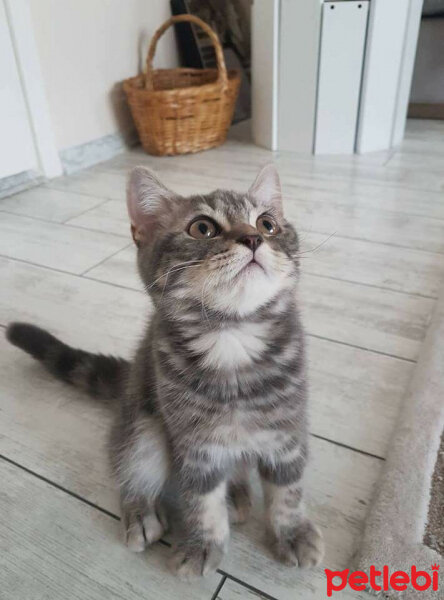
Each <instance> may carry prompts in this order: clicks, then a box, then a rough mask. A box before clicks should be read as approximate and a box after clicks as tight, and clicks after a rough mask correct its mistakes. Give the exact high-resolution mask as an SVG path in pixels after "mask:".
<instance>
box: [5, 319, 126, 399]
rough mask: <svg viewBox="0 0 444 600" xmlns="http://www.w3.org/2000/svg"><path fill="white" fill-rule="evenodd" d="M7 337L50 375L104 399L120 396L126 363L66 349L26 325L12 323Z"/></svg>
mask: <svg viewBox="0 0 444 600" xmlns="http://www.w3.org/2000/svg"><path fill="white" fill-rule="evenodd" d="M6 337H7V338H8V340H9V341H10V342H11V344H14V346H18V347H19V348H21V349H22V350H24V351H25V352H27V353H28V354H30V355H31V356H33V357H34V358H35V359H37V360H39V361H40V362H41V363H42V364H43V365H44V366H45V367H46V368H47V369H48V371H49V372H50V373H52V375H54V376H55V377H57V379H61V380H62V381H65V382H66V383H70V384H72V385H74V386H76V387H79V388H81V389H83V390H84V391H86V392H88V394H90V395H91V396H94V397H96V398H102V399H105V400H113V399H117V398H119V397H120V396H121V394H122V392H123V390H124V385H125V381H126V377H127V374H128V362H127V361H125V360H123V359H121V358H114V357H113V356H103V355H102V354H91V353H90V352H85V351H84V350H77V349H76V348H71V346H67V345H66V344H64V343H63V342H61V341H60V340H58V339H57V338H56V337H54V336H53V335H51V334H50V333H48V332H47V331H44V330H43V329H40V327H36V326H35V325H29V324H28V323H11V324H10V325H8V328H7V329H6Z"/></svg>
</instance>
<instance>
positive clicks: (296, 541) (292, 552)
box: [273, 519, 324, 568]
mask: <svg viewBox="0 0 444 600" xmlns="http://www.w3.org/2000/svg"><path fill="white" fill-rule="evenodd" d="M273 551H274V554H275V556H276V558H277V559H278V560H280V561H281V562H283V563H284V564H286V565H289V566H297V567H301V568H306V567H316V566H317V565H319V564H320V562H321V561H322V558H323V556H324V541H323V539H322V534H321V532H320V530H319V529H318V527H316V525H314V523H312V522H311V521H310V520H309V519H304V520H303V521H301V522H300V523H298V525H295V526H293V527H285V528H282V530H281V532H280V534H279V536H275V538H274V543H273Z"/></svg>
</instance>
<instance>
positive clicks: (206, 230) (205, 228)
mask: <svg viewBox="0 0 444 600" xmlns="http://www.w3.org/2000/svg"><path fill="white" fill-rule="evenodd" d="M219 231H220V229H219V227H218V225H217V224H216V223H215V222H214V221H212V220H211V219H207V218H206V217H198V218H197V219H195V220H194V221H192V222H191V224H190V225H189V227H188V233H189V234H190V235H191V237H193V238H195V239H196V240H205V239H210V238H214V237H216V236H217V235H218V234H219Z"/></svg>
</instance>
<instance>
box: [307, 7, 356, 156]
mask: <svg viewBox="0 0 444 600" xmlns="http://www.w3.org/2000/svg"><path fill="white" fill-rule="evenodd" d="M367 16H368V2H366V1H365V2H364V1H360V2H358V1H356V2H328V3H325V4H324V5H323V10H322V31H321V54H320V63H319V81H318V102H317V111H316V133H315V154H320V153H325V154H334V153H336V154H353V152H354V148H355V139H356V125H357V119H358V107H359V94H360V87H361V77H362V66H363V59H364V46H365V34H366V28H367Z"/></svg>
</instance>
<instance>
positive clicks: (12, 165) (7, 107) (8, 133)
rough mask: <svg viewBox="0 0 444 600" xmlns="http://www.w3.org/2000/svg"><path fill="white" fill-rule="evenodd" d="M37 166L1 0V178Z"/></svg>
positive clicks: (3, 5)
mask: <svg viewBox="0 0 444 600" xmlns="http://www.w3.org/2000/svg"><path fill="white" fill-rule="evenodd" d="M37 167H38V160H37V154H36V150H35V145H34V139H33V135H32V131H31V125H30V121H29V116H28V111H27V108H26V101H25V96H24V94H23V89H22V84H21V80H20V73H19V69H18V66H17V61H16V57H15V54H14V46H13V41H12V36H11V30H10V26H9V23H8V18H7V13H6V10H5V4H4V1H3V0H0V178H2V177H8V176H9V175H15V174H16V173H21V172H23V171H30V170H34V169H37Z"/></svg>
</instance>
